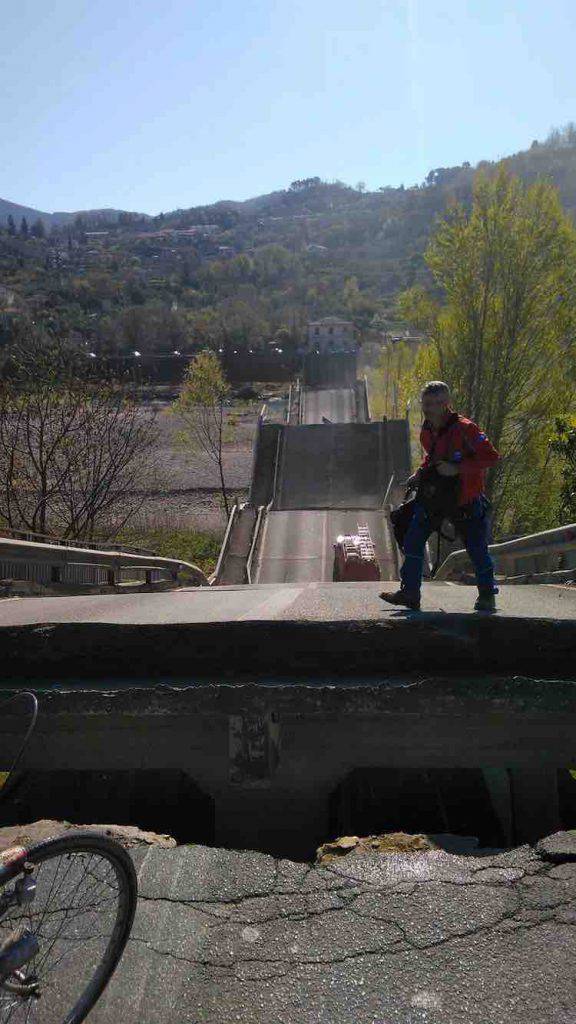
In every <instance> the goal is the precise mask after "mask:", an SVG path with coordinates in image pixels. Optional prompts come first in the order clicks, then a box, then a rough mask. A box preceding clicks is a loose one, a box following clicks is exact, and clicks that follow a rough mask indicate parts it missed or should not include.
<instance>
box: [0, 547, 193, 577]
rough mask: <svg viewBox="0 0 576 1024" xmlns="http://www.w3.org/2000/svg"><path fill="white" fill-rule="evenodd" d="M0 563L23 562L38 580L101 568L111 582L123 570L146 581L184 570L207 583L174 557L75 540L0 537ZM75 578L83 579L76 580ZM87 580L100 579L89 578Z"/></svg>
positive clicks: (19, 564) (7, 564)
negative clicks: (48, 540)
mask: <svg viewBox="0 0 576 1024" xmlns="http://www.w3.org/2000/svg"><path fill="white" fill-rule="evenodd" d="M3 566H15V567H21V566H24V567H26V568H27V576H26V578H27V579H29V580H34V579H37V580H40V581H42V582H51V583H61V582H65V580H64V577H65V576H66V575H67V571H68V573H69V571H70V570H71V569H75V570H77V569H78V568H79V567H80V568H81V570H84V571H90V570H91V571H92V576H93V577H95V576H96V575H97V573H95V572H94V570H99V571H100V573H102V572H104V573H105V576H106V582H107V583H108V584H109V585H110V586H114V585H115V584H116V583H118V582H119V580H120V578H121V573H122V572H126V571H127V570H132V571H136V572H138V573H143V574H144V576H145V579H146V582H147V583H151V582H154V580H153V574H156V575H162V574H165V575H167V576H168V577H169V579H171V580H173V581H174V582H175V581H176V580H177V578H178V575H179V574H180V573H183V572H187V573H188V574H189V575H191V576H192V577H193V579H194V582H195V584H196V585H197V586H207V585H208V580H207V578H206V576H205V574H204V573H203V572H202V570H201V569H199V568H198V566H197V565H193V564H192V563H191V562H183V561H180V560H179V559H175V558H162V557H160V556H159V555H152V554H150V553H149V552H146V553H144V554H138V553H134V552H131V551H124V550H113V549H106V548H100V549H99V548H96V547H85V546H84V545H82V544H80V545H79V544H78V542H76V546H75V547H74V546H72V544H66V545H61V544H53V543H49V544H46V543H40V542H38V541H25V540H19V539H15V538H10V537H0V571H1V570H2V567H3ZM75 582H84V581H80V580H76V581H75ZM87 582H90V583H93V582H102V580H100V579H97V578H93V579H92V580H88V581H87Z"/></svg>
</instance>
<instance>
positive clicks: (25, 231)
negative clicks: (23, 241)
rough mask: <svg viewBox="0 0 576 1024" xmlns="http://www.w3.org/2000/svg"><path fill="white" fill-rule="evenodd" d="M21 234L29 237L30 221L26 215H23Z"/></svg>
mask: <svg viewBox="0 0 576 1024" xmlns="http://www.w3.org/2000/svg"><path fill="white" fill-rule="evenodd" d="M20 234H21V236H22V238H28V234H29V231H28V221H27V220H26V217H22V220H21V221H20Z"/></svg>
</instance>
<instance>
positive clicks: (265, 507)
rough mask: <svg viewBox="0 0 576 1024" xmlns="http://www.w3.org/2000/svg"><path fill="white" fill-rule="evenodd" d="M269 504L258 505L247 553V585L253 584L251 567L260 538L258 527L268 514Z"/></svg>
mask: <svg viewBox="0 0 576 1024" xmlns="http://www.w3.org/2000/svg"><path fill="white" fill-rule="evenodd" d="M271 504H272V502H270V504H269V505H260V508H259V509H258V516H257V518H256V523H255V525H254V533H253V534H252V543H251V545H250V551H249V552H248V558H247V559H246V579H247V580H248V583H253V574H252V566H253V563H254V555H255V554H256V547H257V545H258V540H259V538H260V527H261V526H262V519H263V518H264V513H265V512H268V510H269V509H270V505H271Z"/></svg>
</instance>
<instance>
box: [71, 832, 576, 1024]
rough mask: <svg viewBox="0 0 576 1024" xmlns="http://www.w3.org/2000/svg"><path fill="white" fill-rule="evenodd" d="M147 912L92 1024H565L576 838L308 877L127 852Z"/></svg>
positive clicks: (284, 864) (250, 865)
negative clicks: (343, 1023) (519, 1023)
mask: <svg viewBox="0 0 576 1024" xmlns="http://www.w3.org/2000/svg"><path fill="white" fill-rule="evenodd" d="M133 856H134V860H135V862H136V864H137V867H138V872H139V884H140V900H139V909H138V914H137V917H136V921H135V926H134V931H133V935H132V938H131V941H130V943H129V946H128V950H127V953H126V955H125V959H124V962H123V964H122V966H121V969H120V970H119V972H118V974H117V976H116V977H115V978H114V979H113V981H112V984H111V986H110V988H109V990H108V992H107V993H106V995H105V996H104V998H103V1000H102V1002H101V1003H100V1004H99V1006H98V1007H97V1008H96V1010H95V1011H94V1012H93V1014H92V1015H91V1017H90V1020H91V1024H112V1022H116V1021H117V1020H118V1019H122V1022H123V1024H132V1022H134V1024H136V1022H138V1024H231V1022H234V1021H236V1022H242V1024H248V1022H250V1024H336V1022H340V1021H344V1020H349V1021H353V1022H354V1024H509V1022H510V1021H514V1020H522V1021H523V1022H525V1024H568V1022H570V1024H573V1022H574V1021H575V1020H576V1006H575V1004H576V971H575V969H574V963H575V961H576V929H574V925H575V924H576V863H573V861H574V859H575V858H576V833H562V834H559V835H557V836H553V837H549V838H548V839H546V840H542V841H541V842H540V843H539V844H538V845H537V846H536V847H535V848H532V847H530V846H521V847H519V848H517V849H514V850H510V851H504V852H493V851H480V850H478V851H475V852H474V853H473V854H471V855H467V856H464V855H456V854H451V853H448V852H446V851H444V850H433V851H431V852H417V853H403V854H387V855H382V854H377V853H366V854H365V855H363V856H361V857H356V858H350V857H347V858H342V859H341V860H338V861H337V862H333V863H330V864H328V865H326V864H322V865H316V866H310V865H307V864H297V863H293V862H290V861H286V860H275V859H274V858H272V857H270V856H267V855H265V854H261V853H253V852H237V851H231V850H223V849H215V848H208V847H202V846H182V847H178V848H176V849H161V848H158V847H150V848H144V847H142V848H136V849H135V850H134V851H133Z"/></svg>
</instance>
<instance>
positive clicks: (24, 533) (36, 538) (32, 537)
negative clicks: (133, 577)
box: [0, 526, 155, 555]
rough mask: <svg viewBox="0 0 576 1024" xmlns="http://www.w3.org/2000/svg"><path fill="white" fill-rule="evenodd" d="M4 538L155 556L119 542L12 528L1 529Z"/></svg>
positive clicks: (1, 535) (145, 549)
mask: <svg viewBox="0 0 576 1024" xmlns="http://www.w3.org/2000/svg"><path fill="white" fill-rule="evenodd" d="M4 537H8V538H10V539H11V540H24V541H33V542H34V543H39V544H51V545H54V546H56V547H66V548H77V547H82V548H84V549H86V550H90V551H126V552H128V553H130V554H134V555H154V554H155V552H154V551H151V550H150V548H141V547H136V546H135V545H133V544H120V543H118V542H117V541H82V542H81V543H80V542H79V541H78V539H77V538H69V537H54V536H52V534H49V533H35V532H34V531H33V530H15V529H13V528H12V527H11V526H2V527H0V542H1V541H2V539H3V538H4Z"/></svg>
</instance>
